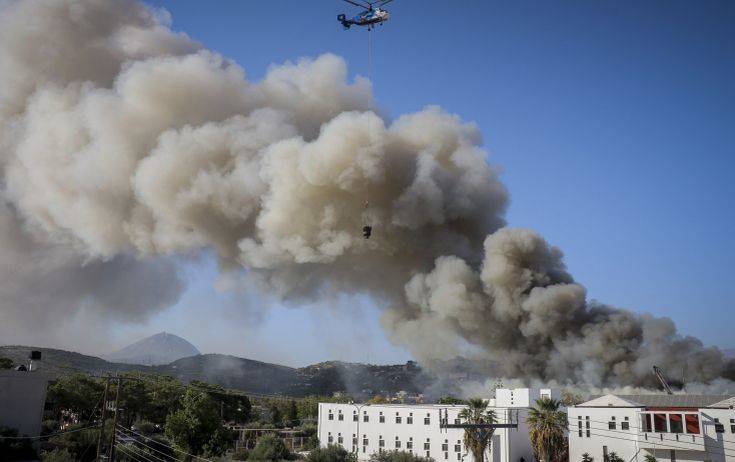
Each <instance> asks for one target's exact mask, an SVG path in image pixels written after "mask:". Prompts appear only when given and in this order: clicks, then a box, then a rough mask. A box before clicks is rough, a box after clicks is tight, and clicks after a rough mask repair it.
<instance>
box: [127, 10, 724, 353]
mask: <svg viewBox="0 0 735 462" xmlns="http://www.w3.org/2000/svg"><path fill="white" fill-rule="evenodd" d="M149 3H151V4H153V5H156V6H161V7H164V8H166V9H167V10H168V11H169V12H170V13H171V15H172V17H173V28H174V29H176V30H180V31H185V32H186V33H188V34H189V35H190V36H192V37H193V38H195V39H197V40H199V41H200V42H202V43H203V44H204V45H205V46H207V47H208V48H211V49H213V50H216V51H218V52H220V53H222V54H223V55H225V56H227V57H229V58H231V59H233V60H235V61H237V62H238V63H239V64H240V65H241V66H243V67H244V68H245V69H246V72H247V73H248V76H249V78H250V79H254V80H257V79H259V78H261V77H262V76H263V74H264V73H265V71H266V70H267V67H268V66H269V65H270V64H272V63H280V62H283V61H286V60H294V59H297V58H299V57H302V56H316V55H318V54H321V53H324V52H333V53H336V54H338V55H340V56H343V57H344V58H345V59H346V60H347V61H348V64H349V66H350V72H351V73H352V74H353V75H355V74H361V75H366V74H367V73H368V62H367V61H368V60H367V56H368V48H367V45H368V37H367V32H365V31H364V30H354V29H353V30H349V31H343V30H342V28H341V26H340V25H339V24H338V23H337V21H336V19H335V18H336V15H337V14H338V13H343V12H344V13H351V12H355V10H356V9H355V8H354V7H351V6H350V5H348V4H346V3H343V2H341V1H339V0H318V1H311V2H295V1H279V0H268V1H261V2H255V1H235V0H233V1H218V2H201V1H187V0H175V1H173V0H169V1H162V0H160V1H159V0H157V1H154V2H149ZM387 9H389V10H390V12H391V13H392V15H393V17H392V19H391V21H390V22H388V23H387V24H386V25H385V26H383V27H380V28H378V30H377V32H376V33H375V34H374V40H373V45H374V48H373V50H374V51H373V73H372V75H373V78H374V89H375V94H376V98H377V100H378V103H379V105H380V107H381V108H382V109H383V110H384V111H385V113H386V114H388V115H389V116H390V117H397V116H398V115H400V114H402V113H405V112H410V111H415V110H418V109H421V108H423V107H424V106H426V105H429V104H438V105H440V106H442V107H444V108H446V109H447V110H449V111H452V112H455V113H457V114H459V115H460V116H461V117H462V118H463V119H464V120H468V121H474V122H476V123H477V124H478V126H479V127H480V129H481V131H482V133H483V136H484V143H485V147H486V148H487V150H488V152H489V161H490V162H491V163H492V164H493V165H496V166H498V167H499V168H500V169H501V171H502V176H501V177H502V180H503V181H504V183H505V184H506V185H507V186H508V188H509V190H510V192H511V201H512V202H511V207H510V210H509V213H508V221H509V224H510V225H512V226H523V227H530V228H534V229H536V230H538V231H539V232H540V233H541V234H542V235H544V236H545V237H546V238H547V239H548V240H549V241H550V242H551V243H553V244H554V245H557V246H559V247H560V248H561V249H563V250H564V252H565V254H566V262H567V265H568V267H569V269H570V271H571V272H572V274H574V276H575V278H576V279H577V280H578V281H579V282H581V283H582V284H583V285H585V286H586V287H587V289H588V291H589V296H590V298H593V299H597V300H600V301H603V302H605V303H609V304H613V305H616V306H621V307H625V308H628V309H632V310H634V311H646V312H650V313H653V314H656V315H665V316H669V317H671V318H673V319H674V320H675V321H676V323H677V325H678V326H679V328H680V330H681V331H682V332H683V333H685V334H691V335H695V336H697V337H699V338H701V339H702V340H703V341H704V342H705V343H706V344H709V345H719V346H724V347H735V340H733V338H732V337H733V335H732V332H733V324H735V283H734V280H735V206H734V205H733V201H735V182H734V181H733V178H735V28H733V24H735V2H732V1H714V0H708V1H704V2H692V1H672V0H665V1H655V0H649V1H646V2H639V1H634V0H630V1H620V0H617V1H594V2H589V1H581V0H568V1H534V2H531V1H512V2H511V1H503V2H497V1H466V0H462V1H444V2H439V1H433V0H420V1H419V0H395V1H394V2H393V3H391V4H390V5H389V7H387ZM187 275H188V277H189V279H190V280H191V286H190V288H189V290H188V291H187V293H186V294H185V296H184V297H183V299H182V300H181V302H180V303H179V304H178V305H177V306H176V307H174V308H172V309H170V310H168V311H167V312H164V313H161V314H159V315H157V316H156V317H154V318H153V319H152V320H151V321H150V323H149V324H148V325H145V326H128V327H124V328H121V329H120V330H119V331H118V332H117V335H116V337H117V338H118V339H120V341H121V342H122V341H123V339H125V340H127V339H130V338H134V337H136V336H142V335H145V334H148V333H153V332H156V331H160V330H167V331H170V332H174V333H180V334H182V335H184V336H185V337H187V338H189V339H190V340H191V341H192V342H193V343H195V344H197V345H198V346H199V347H200V349H202V350H203V351H217V352H224V353H232V354H237V355H241V356H247V357H252V358H256V359H263V360H272V361H280V362H283V363H287V364H294V365H298V364H305V363H309V362H315V361H319V360H326V359H343V360H356V361H366V360H370V361H372V362H386V361H404V360H406V359H407V358H408V356H407V354H406V353H405V352H404V351H402V350H401V349H399V348H395V347H393V346H391V345H389V343H388V342H387V340H386V339H385V337H384V336H383V333H382V331H381V330H380V328H379V326H378V324H377V317H378V313H377V310H376V309H375V308H374V307H373V306H372V304H371V303H370V301H369V300H365V299H345V300H341V301H339V302H337V303H336V304H333V305H337V306H329V307H327V308H321V309H313V307H312V309H308V308H309V307H305V308H306V309H295V308H294V307H288V308H287V307H281V306H279V305H278V304H273V303H271V302H269V301H264V300H260V299H258V298H257V297H254V296H252V295H243V294H238V295H237V296H235V295H232V294H218V293H216V292H215V291H214V290H213V288H212V286H213V284H214V282H215V280H216V264H215V263H214V262H211V261H204V262H201V263H198V264H191V265H189V266H188V267H187ZM265 305H268V306H269V307H270V308H268V309H263V308H262V307H263V306H265ZM202 310H208V311H209V312H212V313H215V314H217V316H214V317H213V318H212V319H211V320H209V321H207V323H205V324H203V323H202V318H203V316H201V312H202Z"/></svg>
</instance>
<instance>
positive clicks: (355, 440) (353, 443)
mask: <svg viewBox="0 0 735 462" xmlns="http://www.w3.org/2000/svg"><path fill="white" fill-rule="evenodd" d="M352 446H357V438H352Z"/></svg>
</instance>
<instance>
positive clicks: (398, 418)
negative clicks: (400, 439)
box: [396, 415, 401, 424]
mask: <svg viewBox="0 0 735 462" xmlns="http://www.w3.org/2000/svg"><path fill="white" fill-rule="evenodd" d="M396 423H397V424H399V423H401V416H399V415H397V416H396Z"/></svg>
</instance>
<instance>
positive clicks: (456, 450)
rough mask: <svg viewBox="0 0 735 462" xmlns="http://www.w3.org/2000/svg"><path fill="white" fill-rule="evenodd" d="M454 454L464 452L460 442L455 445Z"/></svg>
mask: <svg viewBox="0 0 735 462" xmlns="http://www.w3.org/2000/svg"><path fill="white" fill-rule="evenodd" d="M454 452H462V444H461V443H460V442H459V441H457V444H455V445H454Z"/></svg>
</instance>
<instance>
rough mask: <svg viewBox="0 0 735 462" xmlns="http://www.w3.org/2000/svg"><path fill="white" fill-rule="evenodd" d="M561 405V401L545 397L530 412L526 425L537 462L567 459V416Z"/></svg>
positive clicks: (554, 461) (555, 461) (557, 461)
mask: <svg viewBox="0 0 735 462" xmlns="http://www.w3.org/2000/svg"><path fill="white" fill-rule="evenodd" d="M559 405H560V402H559V401H557V400H555V399H551V398H545V397H544V398H541V399H538V400H536V407H534V408H531V410H530V411H528V417H527V418H526V424H527V425H528V432H529V437H530V439H531V447H532V448H533V452H534V455H535V456H536V459H537V460H543V461H544V462H559V461H562V460H565V458H566V454H567V440H566V429H567V414H566V412H564V411H561V410H559Z"/></svg>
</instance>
